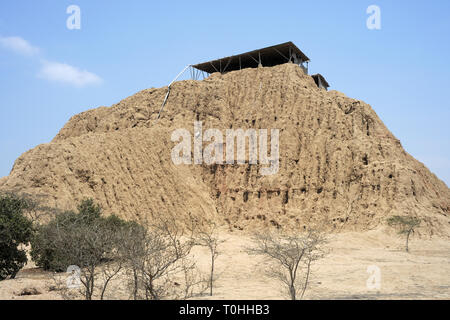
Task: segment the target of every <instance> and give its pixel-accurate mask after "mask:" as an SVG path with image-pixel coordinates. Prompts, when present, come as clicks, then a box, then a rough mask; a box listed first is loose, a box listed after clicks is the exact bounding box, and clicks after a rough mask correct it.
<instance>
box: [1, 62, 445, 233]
mask: <svg viewBox="0 0 450 320" xmlns="http://www.w3.org/2000/svg"><path fill="white" fill-rule="evenodd" d="M166 92H167V88H160V89H148V90H144V91H141V92H139V93H137V94H135V95H134V96H131V97H129V98H126V99H124V100H123V101H121V102H120V103H118V104H116V105H113V106H112V107H100V108H97V109H94V110H89V111H86V112H83V113H81V114H78V115H76V116H74V117H72V118H71V119H70V121H69V122H68V123H67V124H66V125H65V126H64V128H62V129H61V131H60V132H59V134H58V135H57V136H56V137H55V138H54V139H53V141H52V142H51V143H48V144H44V145H40V146H38V147H36V148H35V149H33V150H30V151H28V152H26V153H24V154H23V155H22V156H21V157H20V158H18V159H17V161H16V162H15V164H14V168H13V170H12V172H11V174H10V176H9V177H6V178H3V179H1V180H0V189H1V190H16V191H20V192H26V193H30V194H36V195H41V196H42V198H43V201H44V202H45V203H46V204H48V205H52V206H57V207H59V208H73V206H74V204H75V203H76V201H78V200H80V199H82V198H85V197H93V198H94V199H96V200H97V201H99V202H100V203H101V204H102V206H103V207H104V209H105V211H107V212H114V213H117V214H119V215H122V216H124V217H126V218H130V219H132V218H138V217H140V218H143V217H152V216H155V215H161V214H166V213H169V212H170V213H173V214H175V215H176V216H177V217H179V219H184V218H185V217H186V216H187V215H188V214H189V213H190V214H192V215H198V216H203V217H213V218H214V219H217V220H219V221H226V222H228V223H229V225H230V227H231V228H239V229H250V228H253V227H257V226H260V225H274V226H277V227H286V228H296V229H302V228H306V227H307V226H310V225H313V224H321V225H323V226H326V227H327V228H328V229H331V230H337V231H338V230H368V229H372V228H375V227H377V226H379V225H382V224H385V219H386V217H388V216H390V215H394V214H399V215H414V216H419V217H421V218H423V219H424V223H423V224H422V228H421V233H424V234H429V235H432V234H440V235H449V234H450V232H449V231H450V219H449V214H450V190H449V188H448V187H447V186H446V185H445V184H444V183H443V182H442V181H441V180H439V179H438V178H437V177H436V176H435V175H434V174H432V173H431V172H430V171H429V170H428V169H427V168H426V167H425V166H424V165H423V164H422V163H420V162H419V161H417V160H415V159H414V158H413V157H412V156H410V155H409V154H408V153H406V152H405V150H404V149H403V148H402V146H401V144H400V141H399V140H397V139H396V138H395V137H394V136H393V135H392V133H390V132H389V130H388V129H387V128H386V127H385V126H384V124H383V123H382V122H381V120H380V119H379V118H378V116H377V115H376V113H375V112H374V111H373V109H372V108H371V107H370V106H369V105H367V104H365V103H364V102H362V101H358V100H354V99H351V98H348V97H346V96H345V95H344V94H342V93H339V92H336V91H330V92H326V91H325V90H322V89H319V88H317V86H316V85H315V83H314V81H313V80H312V78H311V77H310V76H308V75H305V74H304V73H303V71H302V70H301V69H300V68H299V67H298V66H296V65H293V64H285V65H280V66H276V67H272V68H258V69H245V70H242V71H235V72H230V73H227V74H225V75H221V74H218V73H217V74H213V75H211V76H210V77H209V78H208V79H205V80H203V81H181V82H177V83H175V84H174V85H173V86H172V90H171V95H170V97H169V99H168V102H167V104H166V106H165V109H164V112H163V114H162V118H161V119H160V120H159V122H157V123H156V122H155V119H156V116H157V113H158V111H159V108H160V106H161V102H162V101H163V99H164V96H165V94H166ZM196 120H198V121H202V122H203V127H204V130H205V129H207V128H217V129H222V130H224V132H225V129H230V128H233V129H234V128H242V129H244V130H246V129H248V128H255V129H260V128H263V129H272V128H277V129H280V169H279V172H278V174H276V175H269V176H262V175H261V174H260V171H259V167H260V165H250V164H248V163H247V164H245V165H226V164H225V165H205V164H202V165H179V166H176V165H174V164H173V163H172V161H171V150H172V147H173V146H174V145H175V143H174V142H172V141H171V134H172V132H173V131H174V130H175V129H179V128H186V129H188V130H189V131H190V132H191V133H193V122H194V121H196ZM205 145H206V144H205Z"/></svg>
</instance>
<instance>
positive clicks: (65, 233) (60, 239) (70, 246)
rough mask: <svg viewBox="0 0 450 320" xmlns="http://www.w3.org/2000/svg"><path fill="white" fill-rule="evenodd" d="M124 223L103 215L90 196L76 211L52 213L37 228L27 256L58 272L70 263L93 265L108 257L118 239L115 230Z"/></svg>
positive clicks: (118, 242)
mask: <svg viewBox="0 0 450 320" xmlns="http://www.w3.org/2000/svg"><path fill="white" fill-rule="evenodd" d="M128 225H129V223H128V222H126V221H124V220H122V219H120V218H119V217H117V216H114V215H112V216H109V217H103V216H102V212H101V208H100V207H99V206H98V205H96V204H95V203H94V201H93V200H92V199H88V200H84V201H82V202H81V204H80V205H79V206H78V213H75V212H71V211H69V212H64V213H59V214H56V215H55V217H54V218H53V219H52V220H51V221H50V222H48V223H47V224H44V225H41V226H39V227H37V230H36V232H35V235H34V237H33V239H32V241H31V247H32V250H31V257H32V258H33V260H34V262H35V263H36V265H37V266H39V267H41V268H43V269H45V270H52V271H58V272H62V271H66V269H67V267H68V266H71V265H76V266H78V267H80V268H86V267H93V268H95V266H97V265H99V264H100V263H102V262H104V261H107V260H108V259H111V257H112V255H113V254H112V253H113V252H114V250H116V249H117V247H118V245H119V244H120V242H121V241H122V240H121V239H119V238H120V235H121V234H122V233H121V232H119V230H120V229H121V228H125V227H127V226H128ZM116 251H117V250H116Z"/></svg>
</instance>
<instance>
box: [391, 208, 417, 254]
mask: <svg viewBox="0 0 450 320" xmlns="http://www.w3.org/2000/svg"><path fill="white" fill-rule="evenodd" d="M387 222H388V225H389V226H391V227H398V228H399V231H398V233H399V234H403V235H406V245H405V249H406V252H409V248H408V244H409V237H410V236H411V234H413V233H414V231H415V229H416V228H417V227H418V226H419V225H420V223H421V220H420V219H419V218H416V217H402V216H392V217H390V218H389V219H388V220H387Z"/></svg>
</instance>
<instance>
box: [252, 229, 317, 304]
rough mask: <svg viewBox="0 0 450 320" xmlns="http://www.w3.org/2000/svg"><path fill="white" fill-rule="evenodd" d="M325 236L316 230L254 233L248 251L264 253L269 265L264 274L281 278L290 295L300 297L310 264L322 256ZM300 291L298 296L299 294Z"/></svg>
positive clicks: (302, 293) (294, 298) (305, 286)
mask: <svg viewBox="0 0 450 320" xmlns="http://www.w3.org/2000/svg"><path fill="white" fill-rule="evenodd" d="M325 241H326V240H325V237H324V236H323V235H322V234H321V233H319V232H315V231H308V232H306V233H304V234H300V235H283V234H281V233H271V232H267V233H264V234H257V235H256V236H254V242H255V247H253V248H249V249H248V251H249V253H250V254H257V255H262V256H264V257H265V258H266V259H267V260H268V262H271V263H272V265H271V267H270V268H269V269H268V270H267V275H268V276H269V277H271V278H274V279H276V280H278V281H280V282H281V283H282V284H283V285H284V286H285V287H286V289H287V292H288V295H289V297H290V299H292V300H297V299H298V298H300V299H302V298H303V296H304V294H305V291H306V289H307V287H308V284H309V278H310V274H311V265H312V263H313V262H314V261H316V260H318V259H320V258H321V257H322V256H323V251H322V249H321V247H322V245H323V244H324V243H325ZM299 293H300V297H299Z"/></svg>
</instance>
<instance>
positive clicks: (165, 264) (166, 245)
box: [125, 216, 204, 300]
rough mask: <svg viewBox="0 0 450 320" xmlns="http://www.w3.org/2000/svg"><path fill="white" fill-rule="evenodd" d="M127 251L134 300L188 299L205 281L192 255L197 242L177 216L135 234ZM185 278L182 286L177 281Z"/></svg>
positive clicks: (160, 219)
mask: <svg viewBox="0 0 450 320" xmlns="http://www.w3.org/2000/svg"><path fill="white" fill-rule="evenodd" d="M130 236H131V238H132V239H131V240H130V242H129V243H127V244H126V246H127V247H128V248H127V249H125V250H126V251H127V252H128V254H127V256H126V258H127V259H126V260H127V262H126V263H127V266H128V271H129V272H128V274H129V276H130V280H131V281H129V282H130V284H131V285H130V287H131V291H132V293H131V296H132V298H133V299H145V300H161V299H165V298H173V299H187V298H189V297H192V296H194V294H195V289H196V288H197V287H201V284H202V283H203V282H204V280H203V279H201V278H200V277H199V276H198V271H197V269H196V266H195V263H193V262H192V261H191V260H190V258H189V254H190V252H191V249H192V247H193V246H194V242H193V241H192V234H185V230H184V229H183V228H181V227H180V226H179V225H178V224H177V223H176V220H175V218H174V217H172V216H169V217H167V218H159V219H158V220H157V221H155V222H153V223H152V224H151V225H150V227H149V228H148V229H147V228H142V229H141V230H140V232H135V233H134V234H133V235H130ZM180 277H181V280H180V282H181V283H178V282H176V281H175V279H178V278H180Z"/></svg>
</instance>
